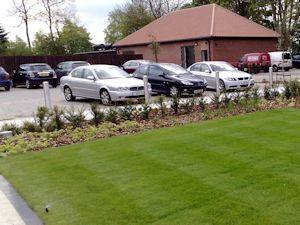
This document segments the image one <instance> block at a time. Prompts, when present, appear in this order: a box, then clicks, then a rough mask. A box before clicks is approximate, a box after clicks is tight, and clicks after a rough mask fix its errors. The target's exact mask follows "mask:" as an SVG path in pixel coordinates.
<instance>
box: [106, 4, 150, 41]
mask: <svg viewBox="0 0 300 225" xmlns="http://www.w3.org/2000/svg"><path fill="white" fill-rule="evenodd" d="M153 20H154V17H153V16H152V15H151V13H150V11H149V10H147V7H146V5H145V2H144V1H142V0H131V1H129V2H127V3H126V4H125V5H123V6H117V7H116V8H115V9H114V10H113V11H112V12H110V13H109V18H108V26H107V28H106V29H105V30H104V33H105V35H106V36H105V41H106V43H110V44H113V43H115V42H116V41H118V40H120V39H122V38H124V37H126V36H128V35H130V34H132V33H133V32H135V31H137V30H139V29H140V28H142V27H144V26H145V25H147V24H148V23H150V22H152V21H153Z"/></svg>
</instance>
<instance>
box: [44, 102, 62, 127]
mask: <svg viewBox="0 0 300 225" xmlns="http://www.w3.org/2000/svg"><path fill="white" fill-rule="evenodd" d="M50 115H51V117H50V121H49V125H48V128H47V131H54V130H61V129H63V128H64V126H65V123H64V120H63V118H64V110H62V109H60V108H59V107H58V106H54V107H53V110H52V111H51V113H50Z"/></svg>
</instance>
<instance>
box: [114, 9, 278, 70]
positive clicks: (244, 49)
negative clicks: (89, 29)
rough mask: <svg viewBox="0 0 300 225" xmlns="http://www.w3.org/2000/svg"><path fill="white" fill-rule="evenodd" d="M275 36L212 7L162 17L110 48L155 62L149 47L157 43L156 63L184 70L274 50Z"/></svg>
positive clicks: (251, 23) (224, 10) (259, 26)
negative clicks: (247, 54) (211, 62)
mask: <svg viewBox="0 0 300 225" xmlns="http://www.w3.org/2000/svg"><path fill="white" fill-rule="evenodd" d="M278 38H279V34H278V33H276V32H275V31H273V30H270V29H268V28H266V27H264V26H261V25H259V24H257V23H254V22H253V21H251V20H248V19H246V18H244V17H242V16H240V15H238V14H236V13H234V12H232V11H230V10H227V9H225V8H223V7H220V6H218V5H216V4H210V5H205V6H200V7H195V8H189V9H183V10H179V11H175V12H172V13H169V14H168V15H165V16H163V17H161V18H159V19H157V20H155V21H153V22H152V23H150V24H148V25H147V26H145V27H143V28H142V29H140V30H138V31H136V32H135V33H133V34H131V35H129V36H127V37H126V38H124V39H122V40H120V41H118V42H117V43H116V44H115V45H114V46H115V47H116V48H117V52H118V53H119V54H129V53H135V54H142V55H143V57H144V59H149V60H155V56H154V54H153V51H152V49H151V48H150V47H149V44H150V43H151V42H153V40H155V41H157V42H159V43H160V48H159V53H158V61H159V62H173V63H177V64H180V65H183V66H185V67H187V66H189V65H191V64H192V63H194V62H195V61H206V60H222V61H227V62H230V63H235V62H237V61H238V60H239V59H240V58H241V56H242V55H244V54H245V53H250V52H268V51H275V50H276V49H277V42H278Z"/></svg>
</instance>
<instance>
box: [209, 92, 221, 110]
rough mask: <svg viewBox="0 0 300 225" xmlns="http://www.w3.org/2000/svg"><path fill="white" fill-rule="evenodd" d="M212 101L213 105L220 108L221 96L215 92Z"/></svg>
mask: <svg viewBox="0 0 300 225" xmlns="http://www.w3.org/2000/svg"><path fill="white" fill-rule="evenodd" d="M210 99H211V101H212V104H213V106H214V107H215V108H216V109H218V108H220V105H221V101H220V96H219V95H217V94H214V95H213V96H212V97H210Z"/></svg>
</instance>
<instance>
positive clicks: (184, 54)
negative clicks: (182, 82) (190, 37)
mask: <svg viewBox="0 0 300 225" xmlns="http://www.w3.org/2000/svg"><path fill="white" fill-rule="evenodd" d="M181 60H182V66H183V67H185V68H187V67H189V66H191V65H192V64H194V63H195V48H194V46H185V47H181Z"/></svg>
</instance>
